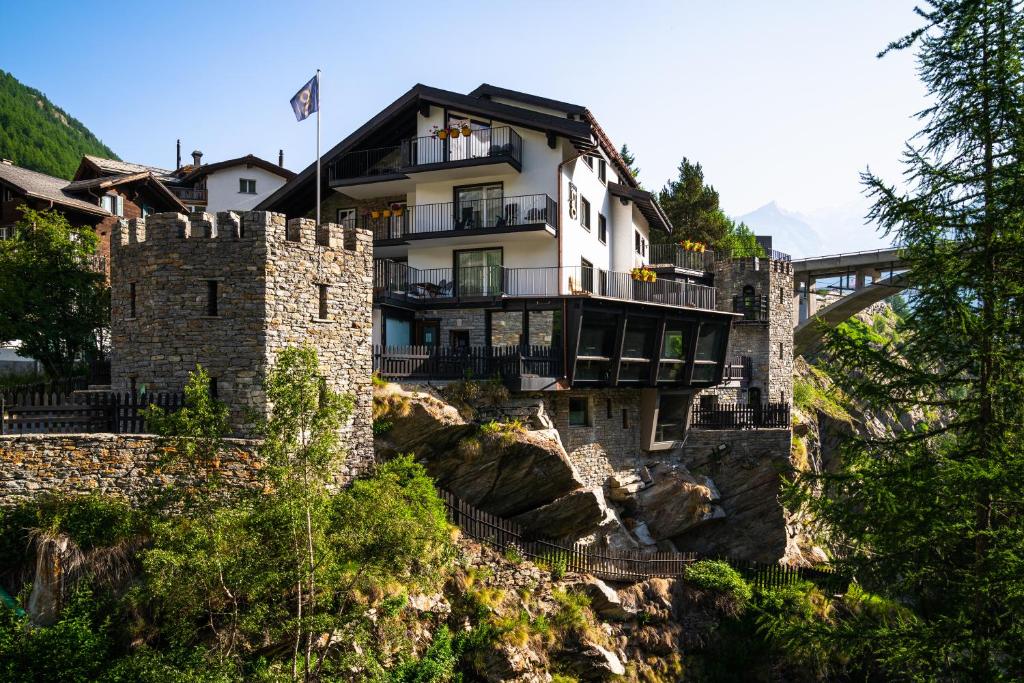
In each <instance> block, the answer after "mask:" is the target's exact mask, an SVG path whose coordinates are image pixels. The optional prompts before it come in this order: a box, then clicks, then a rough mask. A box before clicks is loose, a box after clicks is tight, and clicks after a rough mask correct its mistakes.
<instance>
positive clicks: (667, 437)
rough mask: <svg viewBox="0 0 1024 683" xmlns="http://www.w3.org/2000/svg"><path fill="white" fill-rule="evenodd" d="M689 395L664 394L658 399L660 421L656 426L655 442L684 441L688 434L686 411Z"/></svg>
mask: <svg viewBox="0 0 1024 683" xmlns="http://www.w3.org/2000/svg"><path fill="white" fill-rule="evenodd" d="M689 405H690V395H689V394H669V393H662V394H661V396H659V397H658V420H657V422H656V423H655V425H654V441H655V442H658V443H664V442H668V441H682V440H683V436H684V435H685V434H686V410H687V408H688V407H689Z"/></svg>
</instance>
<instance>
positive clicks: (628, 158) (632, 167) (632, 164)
mask: <svg viewBox="0 0 1024 683" xmlns="http://www.w3.org/2000/svg"><path fill="white" fill-rule="evenodd" d="M619 156H620V157H622V160H623V161H625V162H626V168H628V169H629V173H630V175H632V176H633V177H634V178H636V179H637V180H639V177H640V169H639V168H637V166H636V155H635V154H633V153H632V152H631V151H629V145H625V144H624V145H622V149H620V150H619Z"/></svg>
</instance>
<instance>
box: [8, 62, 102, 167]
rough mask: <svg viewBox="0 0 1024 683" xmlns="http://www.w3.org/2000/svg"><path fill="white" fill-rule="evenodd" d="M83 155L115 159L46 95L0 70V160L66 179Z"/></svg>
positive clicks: (84, 128) (96, 139)
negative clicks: (6, 160)
mask: <svg viewBox="0 0 1024 683" xmlns="http://www.w3.org/2000/svg"><path fill="white" fill-rule="evenodd" d="M83 154H95V155H97V156H102V157H107V158H110V159H117V158H118V157H117V155H115V154H114V152H113V151H111V149H110V148H109V147H107V146H106V145H104V144H103V143H102V142H100V141H99V139H98V138H97V137H96V136H95V135H93V134H92V133H91V132H90V131H89V129H88V128H86V127H85V126H84V125H82V124H81V123H80V122H79V121H77V120H76V119H74V118H72V117H71V116H68V114H67V113H66V112H65V111H64V110H63V109H61V108H60V107H57V106H56V105H54V104H53V103H52V102H50V100H48V99H47V98H46V95H44V94H43V93H41V92H39V91H38V90H36V89H35V88H30V87H28V86H26V85H23V84H21V83H19V82H18V79H16V78H15V77H14V76H13V75H12V74H9V73H7V72H6V71H3V70H0V158H4V159H10V160H11V161H13V162H14V163H15V164H17V165H18V166H24V167H25V168H29V169H32V170H33V171H39V172H40V173H48V174H50V175H54V176H57V177H60V178H69V179H70V178H71V176H73V175H74V173H75V169H76V168H78V162H79V161H80V160H81V158H82V155H83Z"/></svg>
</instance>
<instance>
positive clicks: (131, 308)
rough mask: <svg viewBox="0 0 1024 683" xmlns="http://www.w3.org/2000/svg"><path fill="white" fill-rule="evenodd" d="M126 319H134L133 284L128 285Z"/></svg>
mask: <svg viewBox="0 0 1024 683" xmlns="http://www.w3.org/2000/svg"><path fill="white" fill-rule="evenodd" d="M128 317H129V318H134V317H135V283H134V282H132V283H129V284H128Z"/></svg>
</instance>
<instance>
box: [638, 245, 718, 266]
mask: <svg viewBox="0 0 1024 683" xmlns="http://www.w3.org/2000/svg"><path fill="white" fill-rule="evenodd" d="M714 261H715V253H714V252H713V251H704V252H700V251H688V250H686V249H683V248H682V247H681V246H679V245H678V244H652V245H651V258H650V264H651V265H652V266H661V265H670V266H675V267H676V268H685V269H686V270H694V271H699V272H702V273H703V272H707V271H708V270H710V268H709V267H708V264H710V263H714Z"/></svg>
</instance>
